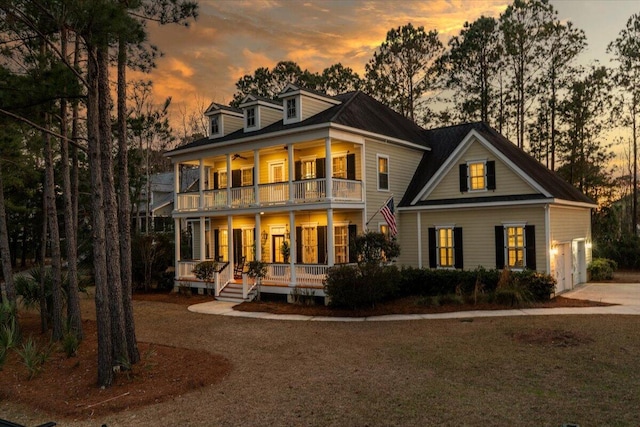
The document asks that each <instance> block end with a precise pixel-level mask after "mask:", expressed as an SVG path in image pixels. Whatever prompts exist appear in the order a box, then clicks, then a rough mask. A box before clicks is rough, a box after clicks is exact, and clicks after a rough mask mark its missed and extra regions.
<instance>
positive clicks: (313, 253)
mask: <svg viewBox="0 0 640 427" xmlns="http://www.w3.org/2000/svg"><path fill="white" fill-rule="evenodd" d="M302 262H303V263H304V264H315V263H317V262H318V229H317V228H316V227H309V226H303V227H302Z"/></svg>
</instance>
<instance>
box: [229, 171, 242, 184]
mask: <svg viewBox="0 0 640 427" xmlns="http://www.w3.org/2000/svg"><path fill="white" fill-rule="evenodd" d="M241 185H242V171H241V170H240V169H236V170H232V171H231V186H232V187H240V186H241Z"/></svg>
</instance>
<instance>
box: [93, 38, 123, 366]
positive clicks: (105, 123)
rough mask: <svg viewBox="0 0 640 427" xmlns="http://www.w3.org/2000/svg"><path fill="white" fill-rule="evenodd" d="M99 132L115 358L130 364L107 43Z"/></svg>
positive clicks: (101, 67)
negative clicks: (125, 320) (121, 262)
mask: <svg viewBox="0 0 640 427" xmlns="http://www.w3.org/2000/svg"><path fill="white" fill-rule="evenodd" d="M98 75H99V76H100V79H99V80H98V93H99V98H98V99H99V105H100V109H99V122H100V123H99V129H100V130H99V133H100V149H101V158H100V161H101V163H102V188H103V194H104V213H105V225H106V227H105V237H106V252H107V258H108V260H109V262H108V263H107V281H108V284H109V314H110V316H111V345H112V348H111V351H112V355H113V359H114V361H116V362H118V361H121V362H122V365H125V366H126V365H127V364H128V363H127V362H128V361H129V352H128V351H127V338H126V333H125V324H124V323H125V322H124V309H123V307H122V281H121V279H120V245H119V243H118V242H119V241H120V236H119V234H118V206H117V203H116V193H115V186H114V180H113V157H112V153H113V143H112V137H111V115H110V111H109V106H110V105H111V96H110V87H109V52H108V48H107V47H106V46H104V47H100V48H98Z"/></svg>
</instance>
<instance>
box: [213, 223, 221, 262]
mask: <svg viewBox="0 0 640 427" xmlns="http://www.w3.org/2000/svg"><path fill="white" fill-rule="evenodd" d="M220 255H222V254H221V253H220V230H218V229H217V228H216V229H215V230H213V256H214V258H213V259H214V260H216V261H218V260H219V259H220Z"/></svg>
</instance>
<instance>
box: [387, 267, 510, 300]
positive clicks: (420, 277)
mask: <svg viewBox="0 0 640 427" xmlns="http://www.w3.org/2000/svg"><path fill="white" fill-rule="evenodd" d="M499 274H500V272H499V271H498V270H495V269H494V270H486V269H484V268H482V267H478V268H477V269H475V270H472V271H463V270H448V269H428V268H413V267H403V268H402V270H401V279H400V287H399V295H401V296H410V295H424V296H435V295H444V294H453V293H456V292H459V293H462V294H471V293H473V292H474V290H476V288H477V287H481V288H482V289H483V290H484V291H486V292H491V291H493V290H494V289H495V288H496V285H497V283H498V277H499Z"/></svg>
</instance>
